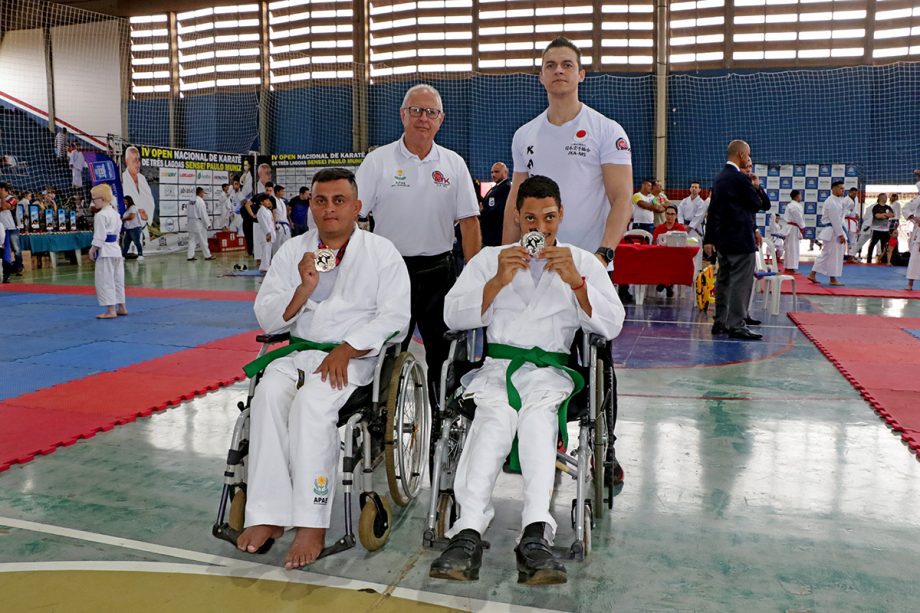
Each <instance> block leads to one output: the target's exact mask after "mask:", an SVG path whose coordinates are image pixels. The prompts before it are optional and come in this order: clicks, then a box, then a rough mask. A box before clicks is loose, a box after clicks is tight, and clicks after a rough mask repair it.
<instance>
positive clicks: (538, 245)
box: [521, 231, 546, 257]
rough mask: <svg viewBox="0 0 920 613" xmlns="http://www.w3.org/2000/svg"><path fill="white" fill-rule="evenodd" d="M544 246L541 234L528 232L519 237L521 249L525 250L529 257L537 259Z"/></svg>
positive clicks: (544, 240) (544, 242)
mask: <svg viewBox="0 0 920 613" xmlns="http://www.w3.org/2000/svg"><path fill="white" fill-rule="evenodd" d="M545 246H546V237H545V236H543V233H542V232H536V231H534V232H528V233H527V234H525V235H524V236H522V237H521V247H523V248H524V249H526V250H527V251H528V252H529V253H530V255H532V256H533V257H537V256H539V255H540V252H541V251H543V247H545Z"/></svg>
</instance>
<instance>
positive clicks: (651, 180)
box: [642, 177, 658, 185]
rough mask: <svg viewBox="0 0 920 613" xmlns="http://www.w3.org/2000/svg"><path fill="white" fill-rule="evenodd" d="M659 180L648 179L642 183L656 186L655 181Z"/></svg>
mask: <svg viewBox="0 0 920 613" xmlns="http://www.w3.org/2000/svg"><path fill="white" fill-rule="evenodd" d="M657 180H658V179H656V178H655V177H650V178H648V179H642V183H649V184H650V185H655V181H657Z"/></svg>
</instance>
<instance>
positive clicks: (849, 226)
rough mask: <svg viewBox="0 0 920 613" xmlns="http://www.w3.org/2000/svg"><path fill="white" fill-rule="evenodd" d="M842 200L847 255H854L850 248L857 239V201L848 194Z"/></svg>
mask: <svg viewBox="0 0 920 613" xmlns="http://www.w3.org/2000/svg"><path fill="white" fill-rule="evenodd" d="M843 202H844V208H843V217H844V227H845V228H846V232H847V245H848V248H849V251H848V255H855V254H854V253H852V250H853V249H854V248H855V247H856V243H857V242H858V241H859V202H857V201H856V200H854V199H853V198H850V197H849V196H844V197H843Z"/></svg>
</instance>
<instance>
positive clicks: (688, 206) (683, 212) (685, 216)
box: [677, 196, 706, 227]
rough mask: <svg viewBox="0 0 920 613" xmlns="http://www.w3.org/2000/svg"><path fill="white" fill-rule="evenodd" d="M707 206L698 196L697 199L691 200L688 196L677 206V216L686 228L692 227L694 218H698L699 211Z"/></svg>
mask: <svg viewBox="0 0 920 613" xmlns="http://www.w3.org/2000/svg"><path fill="white" fill-rule="evenodd" d="M705 206H706V205H705V203H704V202H703V199H702V198H700V197H699V196H697V197H696V198H691V197H690V196H687V197H686V198H684V199H683V200H681V201H680V204H678V205H677V215H678V218H679V219H680V223H682V224H684V225H685V226H688V227H689V226H690V224H691V223H692V222H693V218H694V217H696V214H697V211H699V210H700V209H701V208H704V207H705Z"/></svg>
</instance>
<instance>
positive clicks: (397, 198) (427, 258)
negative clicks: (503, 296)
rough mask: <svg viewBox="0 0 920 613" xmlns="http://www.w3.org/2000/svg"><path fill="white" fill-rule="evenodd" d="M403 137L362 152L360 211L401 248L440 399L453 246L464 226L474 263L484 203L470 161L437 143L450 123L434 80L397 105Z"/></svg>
mask: <svg viewBox="0 0 920 613" xmlns="http://www.w3.org/2000/svg"><path fill="white" fill-rule="evenodd" d="M399 117H400V119H401V121H402V125H403V135H402V136H401V137H400V138H399V139H398V140H396V141H394V142H392V143H390V144H388V145H383V146H382V147H378V148H377V149H375V150H374V151H372V152H371V153H369V154H368V155H367V157H366V158H364V162H363V163H362V164H361V166H360V167H359V168H358V172H357V173H356V176H357V180H358V191H359V193H360V194H361V202H362V203H363V206H362V207H361V216H362V217H367V216H368V215H373V217H374V233H375V234H379V235H381V236H384V237H386V238H388V239H390V241H392V242H393V244H394V245H395V246H396V249H398V250H399V253H400V254H401V255H402V256H403V259H404V260H405V262H406V267H407V268H408V269H409V279H410V281H411V285H412V307H411V308H412V320H411V321H410V323H409V331H410V334H409V336H408V338H407V339H406V341H405V343H404V344H405V345H408V342H409V339H410V338H411V336H412V334H411V331H412V330H413V327H414V326H415V324H418V327H419V331H420V332H421V334H422V340H423V342H424V344H425V360H426V362H427V364H428V388H429V394H430V396H431V398H432V400H433V401H435V400H437V398H438V393H437V382H438V380H439V377H438V374H439V373H440V369H441V364H442V362H443V361H444V360H445V358H446V357H447V351H448V344H447V342H446V341H445V340H444V333H445V332H446V331H447V326H446V325H445V324H444V296H446V295H447V292H448V291H449V290H450V288H451V287H452V286H453V284H454V281H455V280H456V278H457V272H456V270H455V267H454V262H453V258H452V256H451V249H452V248H453V244H454V224H455V223H458V222H459V224H460V232H461V236H462V241H461V242H462V245H463V256H464V259H465V260H466V261H469V260H470V258H472V257H473V256H474V255H476V253H478V252H479V249H480V246H481V242H482V241H481V236H480V230H479V217H478V216H479V203H478V201H477V200H476V195H475V194H474V193H473V181H472V179H471V178H470V172H469V170H468V169H467V167H466V162H464V161H463V158H461V157H460V156H459V155H457V154H456V153H454V152H453V151H451V150H450V149H447V148H445V147H442V146H440V145H438V144H437V143H435V142H434V137H435V135H436V134H437V133H438V130H439V129H440V128H441V125H442V124H443V123H444V118H445V115H444V107H443V105H442V103H441V95H440V94H439V93H438V90H436V89H435V88H434V87H431V86H430V85H416V86H414V87H411V88H409V90H408V91H407V92H406V95H405V98H404V99H403V103H402V106H401V107H400V109H399Z"/></svg>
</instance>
